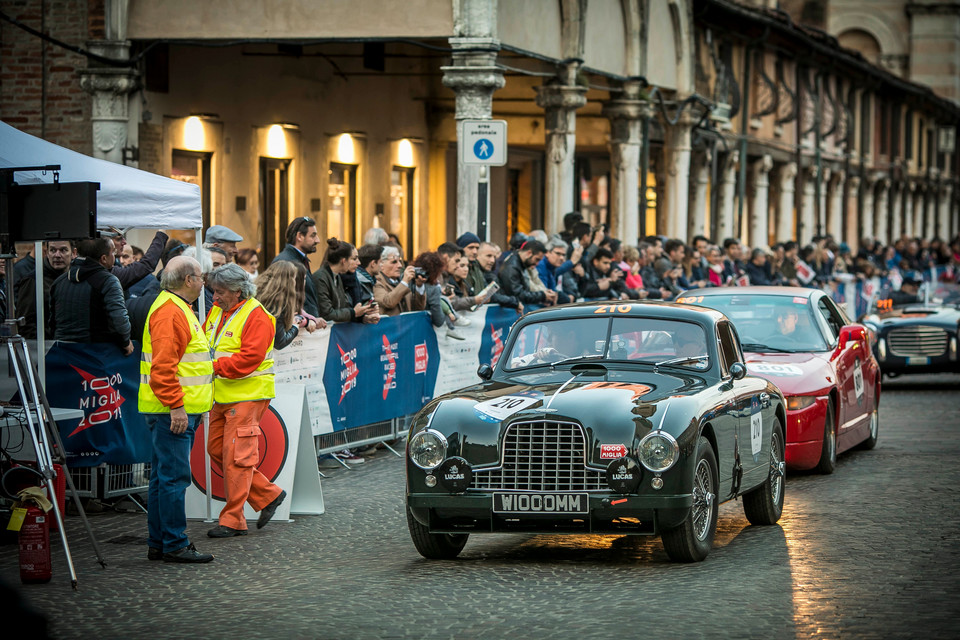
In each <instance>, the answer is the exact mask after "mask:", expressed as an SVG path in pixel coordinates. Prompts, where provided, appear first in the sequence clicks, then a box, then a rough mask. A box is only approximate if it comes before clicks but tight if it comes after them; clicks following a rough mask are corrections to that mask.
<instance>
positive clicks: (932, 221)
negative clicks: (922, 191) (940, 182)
mask: <svg viewBox="0 0 960 640" xmlns="http://www.w3.org/2000/svg"><path fill="white" fill-rule="evenodd" d="M935 173H936V170H934V174H935ZM934 177H935V176H934ZM923 206H924V210H925V211H926V214H925V215H924V217H923V220H924V223H925V224H924V228H923V237H924V238H926V239H928V240H930V239H932V238H933V237H934V236H935V235H937V187H936V186H935V183H934V182H933V181H930V182H928V183H927V189H926V198H925V199H924V203H923Z"/></svg>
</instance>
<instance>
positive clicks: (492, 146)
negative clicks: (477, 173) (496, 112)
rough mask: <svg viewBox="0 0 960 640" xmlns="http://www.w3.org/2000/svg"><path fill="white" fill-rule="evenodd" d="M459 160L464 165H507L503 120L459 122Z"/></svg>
mask: <svg viewBox="0 0 960 640" xmlns="http://www.w3.org/2000/svg"><path fill="white" fill-rule="evenodd" d="M459 135H460V145H459V146H460V159H461V161H462V162H463V163H464V164H485V165H493V166H498V167H499V166H502V165H505V164H506V163H507V122H506V121H505V120H463V121H461V122H460V129H459Z"/></svg>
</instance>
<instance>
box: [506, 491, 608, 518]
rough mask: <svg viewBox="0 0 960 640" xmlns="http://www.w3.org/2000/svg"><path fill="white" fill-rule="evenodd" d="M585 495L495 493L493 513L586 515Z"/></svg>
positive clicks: (588, 506) (587, 495) (586, 499)
mask: <svg viewBox="0 0 960 640" xmlns="http://www.w3.org/2000/svg"><path fill="white" fill-rule="evenodd" d="M589 508H590V495H589V494H587V493H495V494H493V512H494V513H514V514H516V513H587V512H588V510H589Z"/></svg>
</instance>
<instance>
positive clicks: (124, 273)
mask: <svg viewBox="0 0 960 640" xmlns="http://www.w3.org/2000/svg"><path fill="white" fill-rule="evenodd" d="M101 236H105V237H108V238H110V239H111V240H113V243H114V249H115V253H114V260H113V262H111V263H110V266H108V267H107V269H109V270H110V273H112V274H113V275H115V276H117V279H118V280H119V281H120V286H121V287H123V293H124V295H125V296H126V295H127V290H128V289H130V287H132V286H133V285H135V284H137V283H138V282H140V281H141V280H143V279H144V278H146V277H147V276H148V275H150V274H152V273H153V272H154V271H156V269H157V264H158V263H159V262H160V257H161V256H162V255H163V250H164V248H165V246H166V244H167V234H165V233H164V232H163V231H157V233H156V234H154V236H153V241H152V242H151V243H150V247H149V248H148V249H147V252H146V253H144V254H143V257H142V258H141V259H140V260H136V261H134V262H131V263H130V264H129V265H127V266H125V267H124V266H122V265H121V264H120V254H121V253H122V252H123V248H124V247H125V246H126V244H127V240H126V238H124V237H123V232H122V231H120V230H119V229H117V228H116V227H110V230H109V231H103V232H102V233H101Z"/></svg>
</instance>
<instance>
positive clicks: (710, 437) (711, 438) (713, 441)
mask: <svg viewBox="0 0 960 640" xmlns="http://www.w3.org/2000/svg"><path fill="white" fill-rule="evenodd" d="M700 436H702V437H704V438H706V439H707V442H709V443H710V448H711V449H713V455H714V456H716V458H717V462H718V463H719V461H720V449H719V447H718V445H717V434H716V433H714V431H713V425H712V424H710V423H709V422H707V423H704V425H703V426H702V427H700ZM697 440H699V437H698V438H697Z"/></svg>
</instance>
